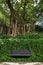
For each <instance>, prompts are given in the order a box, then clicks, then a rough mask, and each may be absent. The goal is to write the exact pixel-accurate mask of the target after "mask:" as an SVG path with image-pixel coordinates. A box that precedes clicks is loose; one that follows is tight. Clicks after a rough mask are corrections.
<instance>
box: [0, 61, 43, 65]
mask: <svg viewBox="0 0 43 65" xmlns="http://www.w3.org/2000/svg"><path fill="white" fill-rule="evenodd" d="M0 65H43V63H42V62H31V63H28V62H1V63H0Z"/></svg>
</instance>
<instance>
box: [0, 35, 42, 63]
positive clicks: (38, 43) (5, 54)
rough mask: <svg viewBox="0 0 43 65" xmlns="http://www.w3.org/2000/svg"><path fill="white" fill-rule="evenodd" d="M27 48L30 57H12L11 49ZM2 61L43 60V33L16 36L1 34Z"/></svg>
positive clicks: (0, 53) (0, 50) (0, 58)
mask: <svg viewBox="0 0 43 65" xmlns="http://www.w3.org/2000/svg"><path fill="white" fill-rule="evenodd" d="M13 49H14V50H21V49H27V50H30V51H31V57H30V58H12V57H10V52H11V50H13ZM0 61H29V62H30V61H37V62H38V61H43V34H28V35H22V37H21V35H18V36H17V37H16V38H14V37H12V38H11V37H7V36H2V37H1V36H0Z"/></svg>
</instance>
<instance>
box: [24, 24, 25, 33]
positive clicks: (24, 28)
mask: <svg viewBox="0 0 43 65" xmlns="http://www.w3.org/2000/svg"><path fill="white" fill-rule="evenodd" d="M24 34H25V24H24Z"/></svg>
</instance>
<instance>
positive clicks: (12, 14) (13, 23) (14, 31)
mask: <svg viewBox="0 0 43 65" xmlns="http://www.w3.org/2000/svg"><path fill="white" fill-rule="evenodd" d="M10 1H11V0H6V3H7V4H8V7H9V9H10V13H11V18H12V35H13V36H15V35H16V32H17V31H16V30H17V29H16V28H17V20H16V13H15V10H14V9H13V6H12V5H11V3H10Z"/></svg>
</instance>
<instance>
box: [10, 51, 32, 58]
mask: <svg viewBox="0 0 43 65" xmlns="http://www.w3.org/2000/svg"><path fill="white" fill-rule="evenodd" d="M10 56H11V57H30V56H31V54H30V51H29V50H12V51H11V54H10Z"/></svg>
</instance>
